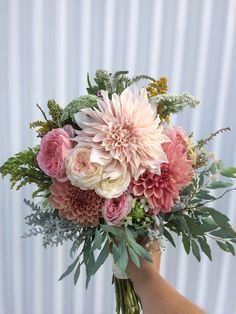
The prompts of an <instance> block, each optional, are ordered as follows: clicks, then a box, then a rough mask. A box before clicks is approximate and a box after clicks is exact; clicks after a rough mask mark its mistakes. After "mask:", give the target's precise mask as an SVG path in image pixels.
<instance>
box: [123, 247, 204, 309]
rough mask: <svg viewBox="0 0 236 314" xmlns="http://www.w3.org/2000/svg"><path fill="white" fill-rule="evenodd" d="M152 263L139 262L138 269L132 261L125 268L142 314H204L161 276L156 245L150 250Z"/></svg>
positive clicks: (159, 258) (159, 256) (159, 257)
mask: <svg viewBox="0 0 236 314" xmlns="http://www.w3.org/2000/svg"><path fill="white" fill-rule="evenodd" d="M150 253H151V255H152V259H153V263H149V262H148V261H145V260H141V266H140V268H137V267H136V266H135V264H134V263H133V262H132V261H129V263H128V266H127V269H126V271H127V274H128V276H129V278H130V279H131V280H132V282H133V284H134V289H135V291H136V293H137V295H138V296H139V298H140V300H141V303H142V306H143V313H144V314H204V313H205V312H204V311H203V310H201V309H200V308H199V307H198V306H196V305H195V304H193V303H191V302H190V301H189V300H187V299H186V298H185V297H184V296H182V295H181V294H180V293H179V292H178V291H176V290H175V289H174V288H173V287H172V286H171V285H170V284H169V283H168V282H167V281H166V280H165V279H164V278H163V277H162V276H161V275H160V260H161V253H160V252H159V250H158V244H157V243H156V242H154V243H153V245H152V246H151V249H150Z"/></svg>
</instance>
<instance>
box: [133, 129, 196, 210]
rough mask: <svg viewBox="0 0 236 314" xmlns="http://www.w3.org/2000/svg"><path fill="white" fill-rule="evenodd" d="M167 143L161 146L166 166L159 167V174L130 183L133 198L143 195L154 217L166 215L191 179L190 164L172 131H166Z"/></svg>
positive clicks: (149, 175) (148, 172) (175, 134)
mask: <svg viewBox="0 0 236 314" xmlns="http://www.w3.org/2000/svg"><path fill="white" fill-rule="evenodd" d="M165 133H166V134H167V135H168V137H169V138H170V140H171V141H170V142H168V143H164V144H162V147H163V149H164V152H165V153H166V155H167V158H168V161H169V162H168V163H163V164H162V165H161V174H155V173H152V172H150V171H146V172H145V173H144V174H142V175H141V176H140V177H139V178H138V180H132V182H131V184H130V191H131V193H132V194H133V195H135V196H144V197H145V198H146V199H147V201H148V203H149V206H150V209H151V212H152V213H153V214H158V213H159V212H169V211H171V208H172V207H173V205H174V201H175V200H176V199H177V198H178V196H179V193H180V191H181V190H182V189H183V188H184V187H185V186H187V185H188V184H189V183H190V182H191V180H192V177H193V168H192V162H191V161H190V160H189V159H188V157H187V152H186V149H185V148H184V145H183V143H182V141H180V138H179V135H180V134H179V132H178V130H176V129H175V128H166V129H165Z"/></svg>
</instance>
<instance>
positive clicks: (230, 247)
mask: <svg viewBox="0 0 236 314" xmlns="http://www.w3.org/2000/svg"><path fill="white" fill-rule="evenodd" d="M226 245H227V246H228V248H229V250H230V252H231V254H233V256H235V249H234V247H233V245H232V244H231V243H230V242H228V241H227V242H226Z"/></svg>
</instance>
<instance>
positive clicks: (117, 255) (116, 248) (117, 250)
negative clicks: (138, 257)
mask: <svg viewBox="0 0 236 314" xmlns="http://www.w3.org/2000/svg"><path fill="white" fill-rule="evenodd" d="M120 250H121V248H120V246H119V243H118V244H117V245H116V244H115V242H113V243H112V255H113V259H114V263H116V262H117V261H118V259H119V258H120Z"/></svg>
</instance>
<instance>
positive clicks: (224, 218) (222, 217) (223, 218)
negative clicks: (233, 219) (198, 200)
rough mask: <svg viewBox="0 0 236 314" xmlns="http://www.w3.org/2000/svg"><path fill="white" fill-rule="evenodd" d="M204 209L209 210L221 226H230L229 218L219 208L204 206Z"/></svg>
mask: <svg viewBox="0 0 236 314" xmlns="http://www.w3.org/2000/svg"><path fill="white" fill-rule="evenodd" d="M204 211H206V212H208V213H209V214H210V215H211V216H212V218H213V219H214V221H215V222H216V223H217V224H218V225H219V226H220V227H229V223H228V221H229V218H228V217H227V216H225V215H224V214H222V213H221V212H219V211H218V210H215V209H214V208H210V207H204Z"/></svg>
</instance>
